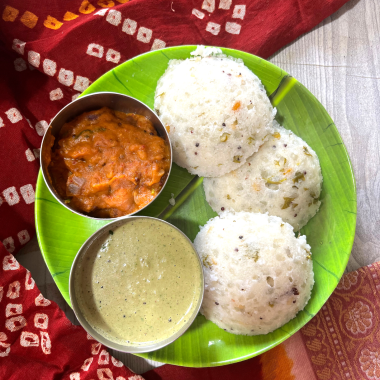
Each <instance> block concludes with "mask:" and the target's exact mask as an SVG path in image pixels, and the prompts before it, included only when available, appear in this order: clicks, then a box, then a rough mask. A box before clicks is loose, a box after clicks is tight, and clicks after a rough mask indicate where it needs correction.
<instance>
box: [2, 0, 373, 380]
mask: <svg viewBox="0 0 380 380" xmlns="http://www.w3.org/2000/svg"><path fill="white" fill-rule="evenodd" d="M91 1H92V2H89V1H88V0H84V1H81V0H70V1H64V2H62V1H58V0H51V1H49V2H41V1H38V2H37V1H35V0H34V1H31V0H30V1H28V2H25V1H22V0H9V1H7V2H6V4H5V3H4V2H3V3H2V5H1V6H0V15H1V16H0V17H1V19H0V263H2V265H5V268H4V266H2V267H0V274H1V275H0V286H1V287H2V289H1V290H0V378H1V379H20V378H26V379H34V378H36V379H53V378H54V377H55V378H63V379H70V380H76V379H79V378H80V379H82V380H83V379H91V378H98V379H102V378H104V379H114V380H122V379H124V378H127V377H128V376H129V375H131V373H130V372H128V370H126V369H125V368H124V367H118V362H115V361H113V360H112V359H111V358H110V357H108V356H107V354H106V353H103V354H101V352H103V351H102V350H103V347H100V348H99V351H97V350H98V348H96V350H95V349H94V347H98V346H96V343H95V342H94V341H92V340H88V339H87V338H86V334H85V333H84V331H83V330H82V329H81V328H80V327H74V326H72V325H71V324H70V323H69V322H68V321H67V319H66V318H65V316H64V315H63V313H62V311H60V310H59V308H58V307H57V305H55V304H54V303H49V302H50V301H47V300H44V299H43V298H41V297H40V298H38V297H37V296H38V295H39V292H38V290H37V288H36V286H34V287H33V288H32V283H33V281H32V280H31V279H30V277H29V275H28V274H27V273H26V271H25V270H24V269H23V268H21V267H20V268H16V267H17V265H18V264H14V265H15V268H16V270H12V268H11V267H12V264H9V263H11V262H12V260H13V257H12V256H11V255H8V254H7V253H6V252H5V250H4V248H3V247H2V243H3V244H4V246H5V248H6V249H7V250H8V252H13V253H15V252H17V250H18V249H19V248H20V247H21V246H22V245H23V244H26V243H27V242H28V241H29V240H30V238H31V237H32V236H33V235H34V215H33V214H34V209H33V207H34V191H35V182H36V177H37V172H38V170H39V164H38V155H39V152H38V148H39V146H40V143H41V137H42V136H43V134H44V131H45V130H46V128H47V126H48V124H49V122H50V120H51V118H53V117H54V115H55V114H56V113H57V112H58V111H59V110H60V109H61V108H62V107H63V106H65V105H66V104H68V103H69V102H70V101H72V100H73V99H74V98H75V97H76V96H78V95H79V94H80V93H81V92H82V91H83V90H84V89H85V88H86V87H87V86H88V85H89V84H90V83H91V82H93V81H95V80H96V79H97V78H98V77H99V76H100V75H102V74H103V73H104V72H106V71H108V70H110V69H112V68H113V67H115V66H116V65H117V64H119V63H121V62H123V61H124V60H126V59H129V58H131V57H133V56H135V55H138V54H141V53H144V52H147V51H149V50H151V49H157V48H161V47H164V46H174V45H181V44H206V45H215V46H226V47H231V48H236V49H241V50H245V51H248V52H250V53H253V54H257V55H259V56H261V57H264V58H266V57H268V56H270V55H271V54H272V53H274V52H275V51H277V50H278V49H279V48H281V47H282V46H284V45H286V44H287V43H289V42H291V41H292V40H294V39H295V38H296V37H298V36H299V35H301V34H302V33H305V32H307V31H308V30H310V29H311V28H313V27H314V26H315V25H317V24H318V23H319V22H321V21H322V20H323V19H324V18H325V17H327V16H329V15H330V14H332V13H333V12H335V11H336V10H337V9H338V8H340V7H341V6H342V5H343V4H344V3H346V1H347V0H320V1H313V0H303V1H299V0H283V1H281V2H279V1H273V0H268V1H262V0H251V1H247V0H242V1H240V0H239V1H236V0H216V1H215V0H204V1H203V0H197V1H195V0H193V1H188V0H173V1H170V0H169V1H159V0H131V1H130V2H128V0H117V1H114V0H98V1H96V0H91ZM1 242H2V243H1ZM7 257H8V258H7ZM4 260H5V261H4ZM9 260H10V261H9ZM4 262H5V263H6V264H4ZM7 263H8V264H9V265H10V267H8V266H7V265H8V264H7ZM7 268H8V269H7ZM26 279H27V281H28V282H25V281H26ZM18 283H19V285H20V290H19V291H20V294H19V295H17V291H18V290H17V289H18ZM12 284H13V285H12ZM28 287H30V289H28ZM9 289H11V290H9ZM12 289H13V290H12ZM8 293H9V294H10V295H8ZM12 297H14V298H12ZM36 298H38V300H39V302H40V304H38V305H37V304H36ZM48 303H49V304H48ZM44 304H46V306H43V305H44ZM47 304H48V305H47ZM12 305H16V306H12ZM20 307H21V309H20ZM359 309H360V308H359ZM20 310H21V312H20ZM360 310H361V309H360ZM36 314H41V315H43V316H42V317H38V318H37V317H36ZM12 318H16V319H12ZM23 318H24V319H23ZM46 318H48V320H47V319H46ZM16 320H18V321H19V322H18V323H24V322H25V323H26V325H25V326H24V327H23V328H20V329H19V330H14V331H11V329H10V328H8V327H11V326H13V325H12V321H16ZM46 321H48V327H47V328H44V326H45V323H46ZM366 323H367V322H366ZM7 326H8V327H7ZM297 336H299V335H297ZM294 339H298V338H294ZM37 340H38V345H37ZM49 342H50V343H49ZM94 344H95V346H94ZM281 347H283V345H281V346H279V348H276V349H275V350H277V351H275V350H272V351H271V352H272V353H273V352H276V353H277V354H278V355H277V357H276V360H273V358H272V357H271V355H273V354H269V353H268V354H264V355H262V356H261V357H260V359H257V358H255V359H252V360H250V361H247V362H244V363H240V364H236V365H232V366H228V367H227V368H226V369H223V368H218V369H214V370H212V369H204V370H190V369H189V370H186V369H183V368H178V367H172V366H165V367H163V368H160V369H158V370H156V371H154V372H153V373H150V374H147V379H158V378H163V379H193V378H194V379H195V378H202V379H203V378H204V379H216V378H220V379H232V378H237V377H240V376H241V377H243V376H244V377H252V375H253V376H254V377H255V378H256V377H257V378H259V377H258V376H261V375H259V373H262V376H264V377H262V378H263V379H265V376H266V374H268V373H271V372H270V371H269V370H268V368H272V367H273V368H277V367H276V363H277V364H278V363H280V362H281V363H283V364H281V367H279V368H281V370H282V371H283V373H285V372H284V370H283V369H284V368H288V367H289V365H290V364H289V361H287V360H285V359H284V361H279V360H278V359H279V358H281V357H284V356H283V355H282V354H281V352H282V351H281V350H284V348H281ZM371 350H372V351H371ZM49 351H50V353H49ZM363 352H364V353H365V355H367V356H365V355H364V354H363V355H364V356H365V358H364V356H363V358H364V359H363V360H364V361H365V360H367V362H366V363H367V364H365V365H366V366H367V367H366V368H368V371H371V370H372V369H371V368H373V365H372V364H371V363H372V362H371V360H372V357H373V356H374V355H375V353H376V352H377V351H375V348H373V347H372V348H371V347H370V348H368V350H367V351H363ZM102 355H103V356H102ZM337 355H338V354H337ZM371 355H372V356H371ZM89 358H93V361H92V363H91V365H90V369H89V370H88V371H85V370H83V369H81V367H82V365H83V363H84V361H85V359H89ZM106 358H108V363H107V364H102V363H105V362H106V361H107V359H106ZM271 358H272V359H271ZM366 358H367V359H366ZM310 360H311V361H312V360H313V359H310ZM310 360H309V361H310ZM322 361H323V360H322ZM115 363H117V364H116V365H115ZM268 363H269V364H268ZM313 363H314V362H313ZM313 365H314V364H313ZM371 365H372V367H371ZM84 368H85V367H84ZM105 368H109V370H110V371H111V372H112V375H110V374H109V373H108V374H107V373H106V372H107V371H104V369H105ZM265 368H267V369H265ZM294 368H295V367H294ZM310 368H311V367H310ZM374 368H375V369H376V368H377V367H376V365H375V367H374ZM324 370H325V369H324ZM235 371H236V372H235ZM321 373H322V372H321ZM325 373H326V372H323V373H322V375H321V376H319V378H321V379H329V378H330V377H326V376H325V375H324V374H325ZM342 373H343V372H342ZM368 373H369V376H372V375H371V374H372V373H375V374H376V376H378V374H377V372H376V371H375V372H368ZM78 374H79V375H78ZM78 376H79V377H78ZM161 376H162V377H161ZM323 376H325V377H323ZM342 376H343V375H342ZM379 376H380V375H379ZM138 378H140V377H134V376H132V377H129V379H132V380H134V379H136V380H137V379H138ZM268 378H269V377H268ZM271 378H273V379H275V378H276V376H275V375H273V376H272V377H271ZM290 378H292V377H289V379H290ZM306 378H307V377H306ZM372 378H373V377H372ZM286 379H287V378H286V377H285V376H283V377H282V380H286Z"/></svg>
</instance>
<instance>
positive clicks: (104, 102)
mask: <svg viewBox="0 0 380 380" xmlns="http://www.w3.org/2000/svg"><path fill="white" fill-rule="evenodd" d="M102 107H109V108H111V109H113V110H116V111H121V112H125V113H136V114H138V115H142V116H145V117H146V118H148V119H149V120H150V121H151V122H152V123H153V126H154V128H155V129H156V131H157V133H158V135H159V136H160V137H162V138H163V139H164V140H165V141H166V142H167V144H168V145H169V147H170V168H169V173H168V175H167V177H166V180H165V183H164V184H163V186H162V188H161V190H160V192H159V193H158V194H157V195H156V197H155V198H153V200H152V201H151V202H149V203H148V204H147V205H146V206H144V207H143V208H141V209H140V210H137V211H135V212H133V213H131V214H128V215H134V214H135V213H137V212H140V211H141V210H143V209H144V208H145V207H147V206H148V205H150V204H151V203H152V202H153V201H154V200H155V199H156V198H157V197H158V196H159V195H160V193H161V191H162V190H163V189H164V187H165V185H166V183H167V181H168V178H169V175H170V171H171V169H172V162H173V160H172V157H173V154H172V146H171V143H170V139H169V135H168V132H167V131H166V129H165V127H164V125H163V124H162V122H161V120H160V119H159V118H158V116H157V115H156V114H155V113H154V112H153V111H152V110H151V109H150V108H149V107H148V106H147V105H146V104H144V103H142V102H140V101H139V100H137V99H135V98H132V97H130V96H128V95H124V94H119V93H116V92H96V93H93V94H89V95H85V96H82V97H80V98H78V99H76V100H75V101H74V102H72V103H70V104H68V105H67V106H66V107H64V108H62V109H61V111H59V112H58V113H57V115H56V116H55V117H54V119H53V120H52V121H51V123H50V126H49V128H48V130H47V131H46V133H45V136H44V138H43V140H42V144H41V170H42V175H43V177H44V180H45V183H46V186H47V187H48V189H49V190H50V192H51V193H52V194H53V196H54V197H55V199H57V201H58V202H59V203H60V204H61V205H62V206H63V207H66V208H67V209H69V210H70V211H72V212H74V213H75V214H78V215H81V216H84V217H86V218H90V219H97V220H113V219H119V218H95V217H92V216H89V215H86V214H84V213H81V212H79V211H78V210H76V209H74V208H73V207H71V206H70V204H67V203H65V201H64V199H62V197H61V196H60V195H59V194H58V192H57V191H56V190H55V188H54V186H53V184H52V182H51V179H50V175H49V173H48V168H47V167H48V163H49V160H48V159H49V157H50V154H51V141H52V136H53V137H55V136H57V135H58V133H59V131H60V130H61V128H62V126H63V125H64V124H65V123H67V122H69V121H71V120H73V119H74V118H75V117H77V116H79V115H80V114H82V113H83V112H88V111H93V110H96V109H99V108H102Z"/></svg>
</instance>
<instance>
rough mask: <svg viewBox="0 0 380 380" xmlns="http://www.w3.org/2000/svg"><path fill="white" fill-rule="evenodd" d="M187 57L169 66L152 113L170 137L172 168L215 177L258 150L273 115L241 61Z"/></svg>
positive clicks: (204, 51) (211, 54)
mask: <svg viewBox="0 0 380 380" xmlns="http://www.w3.org/2000/svg"><path fill="white" fill-rule="evenodd" d="M192 54H193V55H195V57H194V58H189V59H186V60H171V61H170V62H169V66H168V68H167V70H166V71H165V73H164V75H163V76H162V77H161V78H160V79H159V81H158V83H157V88H156V94H155V102H154V107H155V109H156V111H157V113H158V114H159V116H160V119H161V121H162V122H163V124H164V125H165V126H166V129H167V130H168V132H169V136H170V140H171V143H172V147H173V160H174V162H175V163H177V164H178V165H179V166H182V167H184V168H186V169H187V170H188V171H189V172H190V173H192V174H197V175H199V176H205V177H218V176H221V175H223V174H226V173H228V172H230V171H231V170H234V169H237V168H238V167H239V166H240V165H242V164H243V163H244V162H245V161H246V159H247V158H248V157H249V156H251V155H252V154H253V153H255V152H256V151H257V150H258V149H259V147H260V145H261V144H262V143H263V142H264V141H266V139H267V138H268V137H269V136H270V133H272V132H273V128H272V125H273V119H274V116H275V113H276V111H275V109H273V107H272V105H271V104H270V101H269V99H268V97H267V95H266V92H265V89H264V86H263V85H262V84H261V82H260V80H259V78H257V76H256V75H255V74H253V73H252V71H250V70H249V69H248V68H247V67H246V66H244V63H243V61H242V60H237V59H232V58H228V57H226V56H225V55H223V54H222V51H221V50H220V49H218V48H204V47H198V49H197V50H196V51H195V52H193V53H192ZM200 55H202V56H200Z"/></svg>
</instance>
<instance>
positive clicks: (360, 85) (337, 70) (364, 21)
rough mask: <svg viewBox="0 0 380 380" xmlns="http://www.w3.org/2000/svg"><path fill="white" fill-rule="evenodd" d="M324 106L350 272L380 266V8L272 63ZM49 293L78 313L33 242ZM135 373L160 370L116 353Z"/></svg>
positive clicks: (32, 258) (344, 12)
mask: <svg viewBox="0 0 380 380" xmlns="http://www.w3.org/2000/svg"><path fill="white" fill-rule="evenodd" d="M269 60H270V61H271V62H272V63H274V64H276V65H278V66H280V67H281V68H283V69H284V70H286V71H287V72H288V73H289V74H291V75H292V76H294V77H295V78H297V79H298V80H299V81H300V82H301V83H303V84H304V85H305V86H306V87H307V88H308V89H309V90H310V91H311V92H312V93H313V94H314V95H315V96H316V97H317V99H319V101H320V102H321V103H322V104H323V105H324V107H325V108H326V110H327V112H328V113H329V114H330V115H331V117H332V119H333V120H334V122H335V125H336V127H337V128H338V130H339V132H340V134H341V136H342V138H343V141H344V143H345V145H346V147H347V150H348V153H349V155H350V158H351V161H352V165H353V169H354V173H355V178H356V186H357V195H358V197H357V202H358V208H357V209H358V214H357V226H356V235H355V241H354V246H353V249H352V254H351V257H350V260H349V262H348V266H347V271H352V270H355V269H357V268H359V267H361V266H365V265H368V264H371V263H373V262H375V261H380V249H379V247H380V234H379V233H378V231H379V230H380V170H379V168H380V125H379V124H378V123H380V121H379V120H380V96H379V95H380V2H379V1H378V0H351V1H349V2H348V3H347V4H346V5H344V6H343V7H342V8H341V9H340V10H339V11H337V12H336V13H334V14H333V15H332V16H331V17H328V18H327V19H325V20H324V21H323V22H322V23H321V24H320V25H318V26H317V27H316V28H314V29H313V30H312V31H311V32H309V33H307V34H306V35H303V36H302V37H300V38H298V39H297V40H296V41H294V42H293V43H291V44H290V45H288V46H286V47H285V48H283V49H282V50H280V51H279V52H277V53H276V54H275V55H273V56H272V57H271V58H270V59H269ZM17 259H18V260H19V262H20V263H21V264H22V265H23V266H24V267H26V268H28V269H29V270H30V271H31V273H32V276H33V278H34V279H35V281H36V284H37V285H38V287H39V288H40V290H41V292H42V294H43V295H44V296H45V297H46V298H48V299H51V300H54V301H56V302H57V304H58V305H59V306H60V307H61V308H62V309H63V310H64V312H65V313H66V315H67V316H68V318H69V319H70V320H71V321H72V322H73V323H75V324H77V323H78V322H77V321H76V320H75V316H74V314H73V312H72V310H71V308H70V307H69V306H68V305H67V303H66V302H65V300H64V299H63V298H62V296H61V294H60V292H59V290H58V288H57V286H56V285H55V283H54V280H53V278H52V277H51V275H50V273H49V271H48V269H47V267H46V265H45V263H44V261H43V258H42V255H41V252H40V250H39V248H38V244H37V241H36V238H34V239H33V240H32V241H31V242H30V243H28V245H27V246H25V247H24V248H23V250H22V251H21V252H20V253H18V255H17ZM112 354H113V355H114V356H115V357H116V358H118V359H119V360H121V361H123V362H124V364H125V365H126V366H128V367H129V368H131V369H132V370H133V371H135V372H136V373H139V374H140V373H143V372H145V371H147V370H149V369H151V368H153V367H156V366H159V365H160V363H157V362H153V361H149V360H145V359H142V358H139V357H137V356H134V355H130V354H123V353H120V352H113V353H112Z"/></svg>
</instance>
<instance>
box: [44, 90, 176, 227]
mask: <svg viewBox="0 0 380 380" xmlns="http://www.w3.org/2000/svg"><path fill="white" fill-rule="evenodd" d="M99 94H112V95H120V96H122V97H126V98H129V99H132V100H135V101H136V102H138V103H140V104H141V105H142V106H143V107H144V108H146V109H147V110H149V111H150V112H152V113H153V114H154V115H155V116H156V117H157V119H158V120H159V122H160V123H161V124H162V126H163V129H164V130H165V134H166V136H167V141H168V143H169V149H170V167H169V171H168V174H167V177H166V180H165V182H164V184H163V185H162V187H161V190H160V191H159V192H158V193H157V195H156V196H155V197H154V198H153V199H152V200H151V201H150V202H149V203H147V204H146V205H145V206H144V207H143V208H141V209H138V210H136V211H134V212H133V213H131V214H127V215H122V216H120V217H117V218H97V217H94V216H90V215H86V214H84V213H81V212H79V211H78V210H75V209H74V208H70V207H69V206H68V205H67V204H65V203H64V202H63V201H62V200H61V199H59V197H58V195H57V194H56V191H55V188H54V186H53V184H52V183H50V181H49V180H48V176H47V173H45V166H44V165H43V157H44V154H43V147H44V142H45V138H46V136H47V132H48V130H49V129H50V128H51V125H52V123H53V122H54V120H55V119H56V118H57V117H58V116H59V114H60V113H61V112H63V111H64V110H65V109H67V108H69V107H70V106H71V105H72V104H73V103H74V102H77V101H81V100H82V99H85V98H89V97H91V96H96V95H99ZM76 116H79V115H76ZM74 117H75V116H74ZM62 126H63V124H62ZM62 126H61V128H62ZM172 167H173V148H172V144H171V140H170V136H169V133H168V132H167V130H166V128H165V125H164V123H163V122H162V121H161V119H160V117H159V116H158V115H157V113H156V112H154V110H152V109H151V108H150V107H149V106H147V105H146V104H145V103H143V102H142V101H141V100H138V99H136V98H134V97H133V96H129V95H126V94H122V93H120V92H113V91H98V92H93V93H91V94H87V95H83V96H80V97H78V98H77V99H75V100H74V101H73V102H70V103H69V104H67V105H66V106H64V107H63V108H61V109H60V110H59V111H58V112H57V114H56V115H55V116H54V117H53V119H51V120H50V123H49V127H48V129H47V130H46V132H45V133H44V136H43V138H42V141H41V151H40V168H41V173H42V177H43V179H44V182H45V185H46V187H47V188H48V189H49V191H50V193H51V194H52V195H53V197H54V198H55V199H56V200H57V201H58V203H59V204H60V205H62V206H63V207H65V208H66V209H67V210H69V211H71V212H72V213H74V214H77V215H79V216H82V217H84V218H87V219H93V220H104V221H114V220H120V219H123V218H125V217H127V216H133V215H135V214H137V213H138V212H140V211H142V210H144V209H145V208H146V207H148V206H149V205H150V204H152V202H154V201H155V200H156V199H157V198H158V196H159V195H160V194H161V192H162V190H163V189H164V188H165V186H166V184H167V182H168V180H169V176H170V173H171V171H172ZM46 170H47V168H46Z"/></svg>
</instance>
